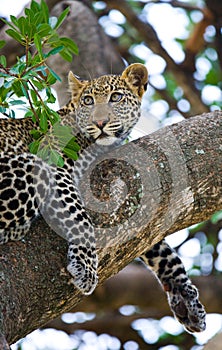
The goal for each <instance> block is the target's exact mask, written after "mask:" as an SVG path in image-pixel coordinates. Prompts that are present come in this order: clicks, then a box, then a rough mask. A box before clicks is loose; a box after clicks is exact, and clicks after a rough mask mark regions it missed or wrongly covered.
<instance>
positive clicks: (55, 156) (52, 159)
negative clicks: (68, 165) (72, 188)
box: [48, 150, 64, 167]
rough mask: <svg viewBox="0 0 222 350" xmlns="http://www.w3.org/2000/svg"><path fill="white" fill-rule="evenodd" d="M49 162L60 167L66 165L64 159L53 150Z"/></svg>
mask: <svg viewBox="0 0 222 350" xmlns="http://www.w3.org/2000/svg"><path fill="white" fill-rule="evenodd" d="M48 162H49V164H55V165H57V166H60V167H62V166H63V165H64V160H63V159H62V157H61V155H60V154H59V153H58V152H57V151H55V150H51V152H50V155H49V161H48ZM59 164H60V165H59Z"/></svg>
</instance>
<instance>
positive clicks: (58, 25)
mask: <svg viewBox="0 0 222 350" xmlns="http://www.w3.org/2000/svg"><path fill="white" fill-rule="evenodd" d="M69 11H70V8H69V7H67V8H66V9H65V10H64V11H63V12H62V13H61V15H60V16H59V18H58V20H57V23H56V25H55V27H54V29H58V28H59V27H60V26H61V24H62V22H63V21H64V19H65V18H66V16H67V15H68V13H69Z"/></svg>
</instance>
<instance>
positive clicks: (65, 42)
mask: <svg viewBox="0 0 222 350" xmlns="http://www.w3.org/2000/svg"><path fill="white" fill-rule="evenodd" d="M59 41H60V42H61V43H62V44H63V45H64V46H65V47H66V48H68V49H69V50H70V51H72V52H73V53H74V54H75V55H78V53H79V51H78V46H77V45H76V44H75V43H74V41H73V40H72V39H70V38H66V37H63V38H60V40H59Z"/></svg>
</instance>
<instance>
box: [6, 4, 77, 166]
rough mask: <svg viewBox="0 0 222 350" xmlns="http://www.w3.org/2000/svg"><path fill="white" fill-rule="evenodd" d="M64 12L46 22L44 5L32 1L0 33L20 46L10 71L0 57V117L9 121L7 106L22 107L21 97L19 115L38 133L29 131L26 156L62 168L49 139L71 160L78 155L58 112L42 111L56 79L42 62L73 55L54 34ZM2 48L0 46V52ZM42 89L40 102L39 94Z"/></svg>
mask: <svg viewBox="0 0 222 350" xmlns="http://www.w3.org/2000/svg"><path fill="white" fill-rule="evenodd" d="M68 13H69V8H66V9H65V10H64V11H63V12H62V13H61V15H60V16H59V17H58V18H56V17H50V16H49V10H48V7H47V5H46V3H45V2H44V1H43V0H42V1H41V3H40V4H38V3H37V2H35V1H34V0H33V1H32V2H31V5H30V8H26V9H25V16H21V17H20V18H16V17H15V16H10V20H11V21H6V20H5V23H6V24H7V25H8V26H9V29H7V30H6V33H7V34H8V35H9V36H10V37H11V38H13V39H14V40H15V41H17V42H19V43H20V44H21V45H22V46H23V47H24V56H22V57H17V62H16V64H15V65H14V66H13V67H11V68H8V67H7V58H6V57H5V56H4V55H2V56H0V68H1V70H0V112H1V113H3V114H4V115H5V116H6V117H10V118H14V117H15V112H14V110H13V109H12V108H11V107H12V106H16V105H24V104H26V102H25V101H24V99H22V98H23V97H25V99H26V101H28V103H29V106H30V108H29V110H28V111H27V113H26V115H25V116H26V117H31V118H32V120H33V121H34V122H35V123H37V125H38V129H36V130H32V132H31V133H32V135H33V138H34V139H35V140H34V141H33V142H32V143H31V144H30V151H31V152H32V153H34V154H36V153H38V155H39V156H40V157H42V158H43V159H44V160H47V161H48V162H49V163H50V164H52V163H53V164H56V165H58V166H63V164H64V161H63V158H62V156H61V155H60V152H57V151H56V150H55V149H54V148H53V140H54V138H56V141H57V146H58V147H59V149H60V150H62V151H63V153H65V154H66V155H68V156H69V157H70V158H72V159H77V151H78V150H79V146H78V145H77V143H76V142H75V138H74V137H73V135H72V133H71V128H69V127H67V126H62V125H60V117H59V115H58V113H57V112H55V111H54V110H53V109H51V108H50V107H49V106H48V104H50V103H54V102H55V100H56V98H55V96H54V94H53V92H52V90H51V86H52V85H53V84H54V83H55V82H56V81H57V80H60V78H59V76H58V75H57V74H56V73H55V72H54V71H53V69H52V68H50V67H49V66H48V65H47V59H48V58H49V57H50V56H53V55H55V54H59V55H61V57H63V59H65V60H67V61H71V60H72V55H73V54H77V53H78V48H77V46H76V44H75V43H74V42H73V41H72V40H71V39H69V38H66V37H60V36H59V34H58V33H57V30H58V28H59V27H60V26H61V24H62V23H63V21H64V19H65V18H66V16H67V14H68ZM4 44H5V43H4V42H3V41H1V42H0V47H3V46H4ZM43 90H44V91H45V94H46V98H45V100H44V98H43V97H42V95H41V93H40V92H41V91H43ZM49 129H50V132H49ZM46 139H47V141H48V142H46Z"/></svg>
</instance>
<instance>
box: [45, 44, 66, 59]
mask: <svg viewBox="0 0 222 350" xmlns="http://www.w3.org/2000/svg"><path fill="white" fill-rule="evenodd" d="M63 49H64V46H58V47H55V48H54V49H52V50H51V51H49V52H48V53H47V55H46V57H49V56H51V55H55V54H57V53H59V52H60V51H61V50H63Z"/></svg>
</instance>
